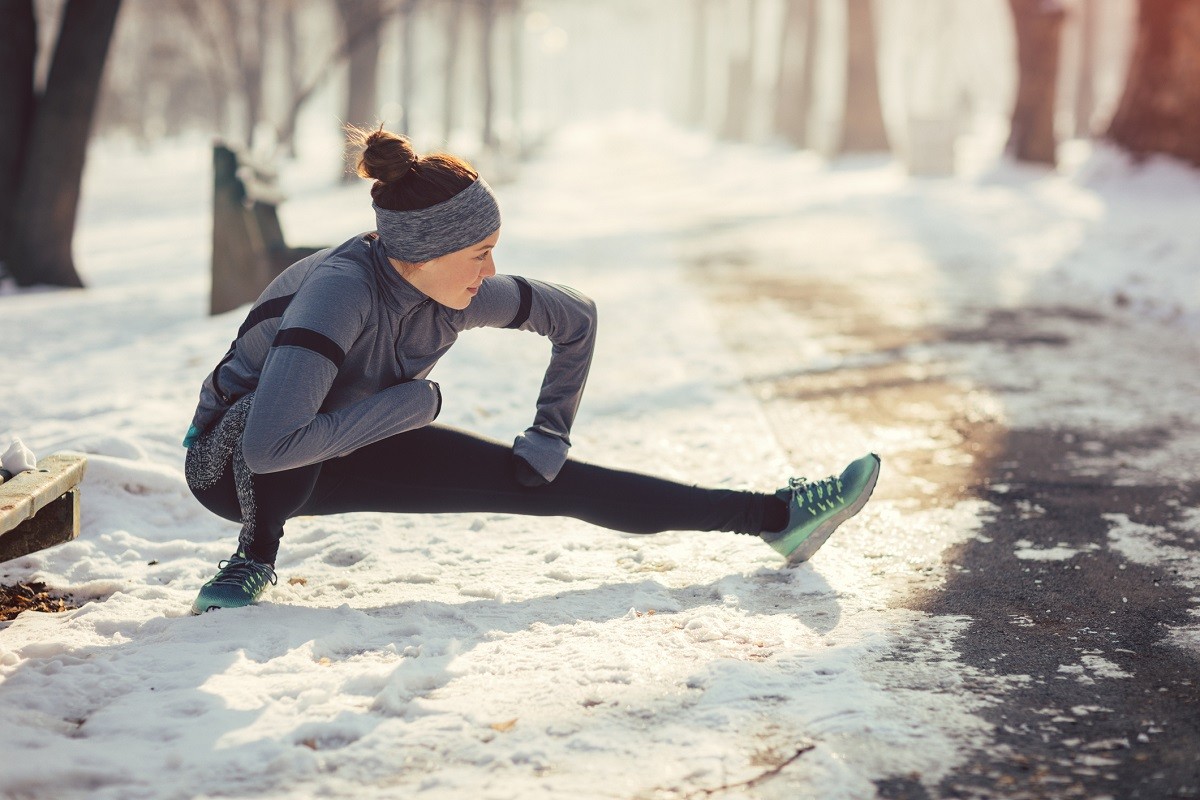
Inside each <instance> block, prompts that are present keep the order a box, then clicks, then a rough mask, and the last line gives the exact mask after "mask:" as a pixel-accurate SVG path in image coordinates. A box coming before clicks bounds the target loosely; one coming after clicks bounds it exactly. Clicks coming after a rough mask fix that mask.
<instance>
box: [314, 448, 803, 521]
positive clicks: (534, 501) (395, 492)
mask: <svg viewBox="0 0 1200 800" xmlns="http://www.w3.org/2000/svg"><path fill="white" fill-rule="evenodd" d="M352 511H382V512H398V513H436V512H456V511H491V512H501V513H509V514H529V515H535V516H564V517H574V518H576V519H581V520H585V521H587V522H591V523H593V524H595V525H599V526H602V527H605V528H610V529H612V530H618V531H624V532H627V533H658V532H660V531H668V530H696V531H735V532H738V533H749V534H757V533H760V532H762V531H764V530H768V531H769V530H778V529H779V528H781V527H782V526H783V524H784V522H785V521H786V519H787V507H786V503H785V502H784V501H783V500H781V499H780V498H778V497H776V496H774V495H770V494H760V493H755V492H742V491H733V490H728V489H705V488H701V487H697V486H688V485H686V484H682V483H677V482H675V481H669V480H664V479H662V478H656V477H653V476H650V475H643V474H640V473H636V472H628V471H623V470H614V469H607V468H605V467H600V466H596V465H593V464H586V463H583V462H579V461H574V460H568V461H567V463H566V464H565V465H564V466H563V468H562V470H561V471H560V472H559V474H558V477H557V478H555V480H554V481H553V482H552V483H550V484H547V485H545V486H539V487H533V488H531V487H527V486H523V485H522V484H520V483H519V482H518V481H517V480H516V478H515V476H514V471H513V466H512V448H511V447H509V446H507V445H505V444H502V443H500V442H497V441H494V440H491V439H487V438H484V437H482V436H478V435H475V434H472V433H468V432H466V431H461V430H457V429H454V428H450V427H446V426H444V425H430V426H427V427H424V428H420V429H418V430H414V431H408V432H407V433H402V434H399V435H397V436H393V437H391V438H388V439H385V440H383V441H380V442H376V443H375V444H372V445H368V446H367V447H364V448H361V449H360V450H356V451H355V452H353V453H351V454H350V455H348V456H345V457H343V458H339V459H333V460H331V461H327V462H325V464H324V468H323V469H322V472H321V475H320V478H319V479H318V482H317V486H316V487H315V489H314V490H313V492H312V495H311V499H310V500H309V502H308V503H306V504H305V505H304V506H302V507H301V508H300V509H299V511H298V512H297V513H298V514H338V513H345V512H352Z"/></svg>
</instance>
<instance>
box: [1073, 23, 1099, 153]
mask: <svg viewBox="0 0 1200 800" xmlns="http://www.w3.org/2000/svg"><path fill="white" fill-rule="evenodd" d="M1099 11H1100V9H1099V8H1097V6H1096V0H1080V3H1079V11H1078V12H1077V13H1078V14H1079V73H1078V75H1077V76H1076V80H1075V114H1074V116H1075V135H1076V136H1077V137H1080V138H1087V137H1088V136H1091V135H1092V117H1093V116H1094V115H1095V113H1096V27H1097V19H1096V17H1097V16H1098V15H1099Z"/></svg>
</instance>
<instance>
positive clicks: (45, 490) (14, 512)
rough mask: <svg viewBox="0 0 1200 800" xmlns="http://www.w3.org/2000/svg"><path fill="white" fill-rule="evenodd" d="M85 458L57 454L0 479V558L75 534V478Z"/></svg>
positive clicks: (80, 477) (79, 478)
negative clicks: (7, 477)
mask: <svg viewBox="0 0 1200 800" xmlns="http://www.w3.org/2000/svg"><path fill="white" fill-rule="evenodd" d="M86 468H87V458H86V457H84V456H81V455H67V454H59V455H53V456H47V457H46V458H43V459H42V460H41V461H39V462H38V465H37V469H33V470H28V471H26V472H19V473H17V474H16V475H14V476H13V477H11V478H9V479H8V480H6V481H4V483H0V561H8V560H10V559H13V558H20V557H21V556H25V555H29V554H30V553H34V552H37V551H38V550H44V549H46V548H47V547H52V546H54V545H56V544H63V543H64V542H69V541H71V540H72V539H74V538H75V537H77V536H79V482H80V481H82V480H83V473H84V470H85V469H86Z"/></svg>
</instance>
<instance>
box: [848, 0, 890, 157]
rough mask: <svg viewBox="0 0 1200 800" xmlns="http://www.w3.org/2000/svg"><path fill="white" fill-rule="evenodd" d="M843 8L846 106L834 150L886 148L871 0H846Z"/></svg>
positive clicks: (854, 151) (874, 149)
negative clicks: (840, 133) (844, 11)
mask: <svg viewBox="0 0 1200 800" xmlns="http://www.w3.org/2000/svg"><path fill="white" fill-rule="evenodd" d="M846 12H847V15H846V28H847V31H846V33H847V37H846V108H845V112H844V117H843V121H842V136H841V144H840V145H839V147H838V152H839V153H872V152H879V151H886V150H887V149H888V138H887V129H886V128H885V127H884V124H883V105H882V104H881V103H880V100H879V68H878V65H877V57H876V52H875V20H874V14H873V13H872V9H871V0H846Z"/></svg>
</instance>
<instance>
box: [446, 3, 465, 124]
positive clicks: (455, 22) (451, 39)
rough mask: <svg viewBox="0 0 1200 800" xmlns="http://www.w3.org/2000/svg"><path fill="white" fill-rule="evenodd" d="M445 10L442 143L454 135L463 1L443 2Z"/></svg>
mask: <svg viewBox="0 0 1200 800" xmlns="http://www.w3.org/2000/svg"><path fill="white" fill-rule="evenodd" d="M444 5H445V8H446V53H445V59H444V61H443V66H442V80H443V81H444V84H443V91H442V133H443V141H446V142H448V141H450V136H451V135H452V134H453V133H454V96H455V84H456V78H457V74H458V48H459V42H460V40H461V39H462V21H463V20H462V18H463V14H462V11H463V8H462V6H463V0H445V2H444Z"/></svg>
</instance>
